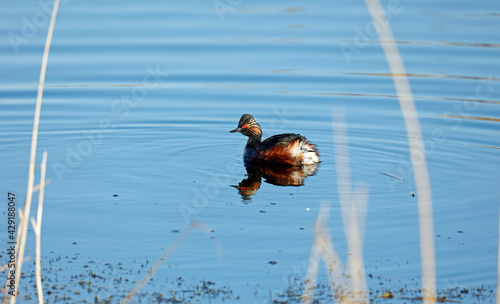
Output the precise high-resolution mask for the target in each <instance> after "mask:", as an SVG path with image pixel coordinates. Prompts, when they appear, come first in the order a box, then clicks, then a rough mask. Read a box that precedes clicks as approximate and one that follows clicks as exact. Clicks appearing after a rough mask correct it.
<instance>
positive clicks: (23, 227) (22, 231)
mask: <svg viewBox="0 0 500 304" xmlns="http://www.w3.org/2000/svg"><path fill="white" fill-rule="evenodd" d="M58 7H59V0H55V1H54V7H53V9H52V16H51V18H50V24H49V30H48V33H47V39H46V41H45V49H44V51H43V58H42V67H41V70H40V79H39V82H38V93H37V98H36V106H35V117H34V121H33V132H32V138H31V152H30V165H29V172H28V188H27V191H26V202H25V205H24V215H23V220H20V221H19V230H18V231H17V234H18V237H17V239H20V240H19V251H18V253H17V259H16V265H15V269H16V273H17V275H16V280H15V286H16V290H17V291H19V279H20V277H21V273H22V266H23V258H24V249H25V246H26V237H27V232H28V219H29V214H30V210H31V200H32V196H33V184H34V182H35V159H36V147H37V142H38V125H39V123H40V112H41V108H42V96H43V86H44V84H45V74H46V71H47V62H48V59H49V50H50V44H51V42H52V34H53V32H54V26H55V22H56V16H57V10H58ZM19 235H20V237H19ZM10 303H11V304H14V303H16V297H15V296H11V297H10Z"/></svg>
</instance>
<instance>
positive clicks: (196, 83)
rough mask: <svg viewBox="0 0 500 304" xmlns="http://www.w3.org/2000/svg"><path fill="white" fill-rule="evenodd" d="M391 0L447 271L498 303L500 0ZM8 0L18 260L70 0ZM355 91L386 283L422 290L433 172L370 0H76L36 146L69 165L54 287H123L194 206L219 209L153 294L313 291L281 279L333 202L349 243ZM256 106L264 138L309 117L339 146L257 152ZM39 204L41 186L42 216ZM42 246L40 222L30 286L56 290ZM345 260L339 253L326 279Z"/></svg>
mask: <svg viewBox="0 0 500 304" xmlns="http://www.w3.org/2000/svg"><path fill="white" fill-rule="evenodd" d="M382 6H383V7H384V9H385V10H386V14H387V18H388V21H389V24H390V27H391V29H392V31H393V34H394V37H395V39H396V41H397V46H398V48H399V50H400V52H401V55H402V57H403V61H404V63H405V66H406V69H407V72H408V78H409V82H410V85H411V88H412V92H413V94H414V98H415V103H416V107H417V110H418V113H419V119H420V124H421V128H422V133H423V138H424V142H425V151H426V156H427V163H428V169H429V175H430V183H431V185H432V199H433V213H434V236H435V238H434V242H435V248H436V283H437V288H438V290H448V291H450V290H455V291H456V290H470V292H469V294H466V293H465V292H463V294H464V297H467V296H469V298H467V300H465V302H470V303H472V302H474V303H489V302H490V301H491V300H492V299H493V298H492V296H491V295H492V293H494V292H495V291H496V282H497V260H498V239H499V233H498V230H499V228H498V227H499V203H500V174H499V172H500V32H499V31H498V29H499V28H500V2H499V1H493V0H480V1H479V2H477V1H476V2H471V1H458V2H457V1H454V2H450V1H407V0H391V1H383V2H382ZM0 7H1V9H0V17H1V18H0V19H1V20H2V22H1V23H0V45H1V47H0V79H1V82H0V147H1V149H0V163H1V170H0V196H1V197H3V199H1V200H0V202H2V207H1V209H0V210H2V213H1V214H0V244H2V245H1V246H0V247H1V248H0V252H1V253H2V258H1V260H0V264H5V263H7V262H8V258H7V255H6V250H7V244H6V242H7V237H8V234H7V228H6V227H7V214H6V210H7V195H8V192H11V193H14V194H16V203H17V207H18V208H21V207H22V206H23V205H24V204H23V203H24V200H25V197H26V185H27V181H28V167H29V153H30V145H31V132H32V129H33V116H34V109H35V100H36V94H37V88H38V80H39V74H40V66H41V61H42V54H43V48H44V45H45V39H46V35H47V29H48V22H49V19H50V12H51V10H52V2H51V1H45V0H42V1H40V2H39V1H23V2H15V1H7V2H6V1H4V2H3V3H2V4H0ZM337 112H344V113H345V121H346V129H347V135H348V136H347V140H348V147H347V148H348V152H349V159H350V170H351V179H352V182H353V184H354V185H360V184H363V185H365V186H366V187H367V189H368V190H369V196H368V204H367V209H366V223H365V224H364V229H362V232H363V234H364V238H363V257H364V263H365V272H366V274H367V276H368V277H367V284H368V288H369V289H370V291H371V292H372V300H373V301H375V302H381V303H388V301H387V300H385V299H379V298H375V296H377V295H382V294H383V293H384V291H392V292H394V291H399V290H400V289H405V290H408V291H409V292H410V293H411V292H414V294H411V296H419V295H420V294H419V292H418V290H419V288H421V273H422V272H421V260H420V239H419V222H418V204H417V198H418V196H419V193H418V192H417V190H416V187H415V182H414V175H413V170H412V167H411V160H410V152H409V146H408V139H407V134H406V129H405V124H404V121H403V117H402V114H401V109H400V106H399V103H398V99H397V96H396V91H395V88H394V83H393V77H392V75H391V73H390V70H389V67H388V64H387V61H386V59H385V56H384V53H383V51H382V47H381V45H380V43H379V41H378V37H377V35H376V33H375V31H374V26H373V23H372V21H371V18H370V15H369V13H368V10H367V8H366V4H365V3H364V2H363V1H349V2H323V1H308V2H303V1H281V2H279V3H270V2H265V1H243V0H239V1H230V0H214V1H182V2H179V1H175V2H174V1H144V2H140V3H139V2H123V1H106V2H105V3H103V2H102V1H70V0H66V1H62V2H61V4H60V7H59V12H58V15H57V21H56V25H55V30H54V35H53V40H52V46H51V50H50V56H49V61H48V68H47V75H46V82H45V90H44V97H43V104H42V112H41V118H40V132H39V138H38V150H37V151H38V153H37V181H38V178H39V164H40V163H41V160H42V152H43V151H47V152H48V163H47V167H48V169H47V178H48V179H50V184H49V185H48V186H47V187H46V189H45V201H44V212H43V225H42V267H43V278H44V289H45V291H46V295H45V297H46V300H47V302H49V303H54V302H56V303H82V302H89V303H90V302H92V303H94V302H98V303H101V302H100V301H104V300H106V299H111V302H112V303H118V302H119V300H120V299H121V298H123V297H124V296H125V295H126V294H127V293H128V291H129V290H130V289H131V288H132V287H133V286H134V285H135V283H137V282H138V281H139V280H140V279H141V278H142V277H143V275H144V274H145V273H146V271H147V270H148V269H149V268H150V267H151V266H152V264H154V262H155V261H156V260H157V259H158V258H160V257H161V256H162V254H163V253H164V251H165V250H166V249H167V248H169V246H171V245H172V244H173V243H174V242H175V241H176V240H177V239H178V238H182V237H183V236H185V234H184V233H185V231H186V229H187V228H188V227H189V224H190V222H191V221H193V220H195V221H198V222H201V223H203V225H207V226H208V227H209V228H207V229H208V231H205V232H203V231H200V230H193V231H192V232H191V233H190V234H189V235H187V237H186V238H185V239H183V241H182V243H181V244H180V245H179V246H178V247H176V249H175V251H174V252H173V253H172V254H171V255H170V256H169V257H168V259H167V260H166V261H165V263H164V264H163V265H162V267H161V268H159V269H158V272H157V273H156V275H155V276H154V279H153V280H152V281H151V282H150V283H149V284H147V285H146V287H144V289H143V290H142V292H144V294H143V295H142V296H139V297H137V298H135V299H134V301H133V302H134V303H135V302H140V301H142V302H144V303H150V302H152V301H153V300H155V299H156V301H157V302H158V303H170V302H167V300H165V299H167V298H170V300H172V299H173V297H174V296H175V299H177V300H180V301H183V302H189V301H191V302H192V303H208V302H210V303H219V302H223V301H225V302H226V303H232V302H237V303H271V302H272V301H273V299H281V300H284V299H287V300H289V301H291V302H293V301H298V300H297V298H294V299H291V298H286V297H281V296H280V295H282V294H283V293H285V292H286V291H287V290H290V289H293V288H299V287H297V286H296V285H297V284H299V283H300V282H303V281H304V280H305V278H306V271H307V266H308V260H309V255H310V253H311V246H312V244H313V241H314V224H315V222H316V219H317V217H318V212H319V208H320V205H321V203H322V202H328V203H329V204H330V215H329V216H330V219H329V222H328V227H329V231H330V235H331V238H332V241H333V242H334V244H335V249H336V250H337V252H338V254H339V256H340V259H341V260H342V262H343V263H347V258H348V251H347V244H346V237H345V234H344V222H343V218H342V213H341V208H340V202H339V190H338V184H339V182H338V180H337V173H336V167H337V166H336V164H335V149H334V145H333V140H334V136H333V134H334V130H333V129H332V117H333V114H334V113H337ZM245 113H249V114H252V115H253V116H255V118H256V119H257V120H258V121H259V123H260V125H261V126H262V128H263V132H264V138H265V137H269V136H272V135H275V134H279V133H288V132H292V133H300V134H302V135H305V136H307V138H308V139H309V140H310V141H311V142H312V143H314V144H315V145H316V146H317V147H318V149H319V153H320V158H321V161H322V162H321V163H320V164H319V166H318V167H317V168H316V170H315V171H314V170H313V172H311V175H310V176H308V177H306V178H305V179H303V180H301V179H299V181H298V182H297V183H296V185H287V184H286V182H284V181H283V179H280V178H273V176H271V175H270V174H267V175H266V174H264V175H263V176H262V177H261V176H260V175H258V176H254V175H252V174H248V173H249V172H247V169H246V168H245V165H244V163H243V158H242V153H243V148H244V146H245V143H246V137H244V136H242V135H241V134H238V133H229V130H232V129H234V128H235V127H236V126H237V124H238V121H239V119H240V117H241V115H242V114H245ZM381 172H382V173H386V174H381ZM293 174H296V172H295V173H293V172H292V173H289V174H288V175H286V174H285V176H290V175H293ZM387 174H389V175H387ZM403 179H404V181H403ZM242 187H244V188H242ZM412 192H414V193H415V194H416V196H415V197H412V195H411V193H412ZM35 196H37V193H35ZM36 207H37V200H36V199H35V200H34V206H33V208H32V215H34V216H36ZM34 254H35V240H34V233H33V229H31V228H30V231H29V233H28V245H27V255H29V256H31V258H32V260H31V261H29V262H28V263H26V265H25V266H24V267H23V272H25V274H26V277H25V278H24V279H22V280H21V286H20V289H19V292H20V294H19V296H18V302H20V303H32V302H34V301H35V300H36V289H35V287H34V277H33V274H34V268H35V267H34V263H33V260H34ZM327 277H328V274H327V272H326V271H325V270H324V267H322V266H321V267H320V273H319V277H318V282H323V283H325V284H326V283H327V282H328V280H327ZM2 282H3V281H2ZM2 284H3V283H2ZM196 288H201V289H200V290H203V291H206V294H203V295H202V296H199V295H198V294H197V293H196V290H197V289H196ZM481 288H483V289H481ZM473 290H476V291H475V293H474V292H473ZM477 290H479V291H477ZM323 292H327V293H328V289H323ZM160 293H161V294H162V295H161V296H160V295H159V294H160ZM299 294H300V293H299ZM471 294H474V296H472V297H471ZM398 295H400V294H398ZM161 297H164V298H163V300H162V298H161ZM318 297H320V296H318ZM162 301H163V302H162ZM392 301H394V302H398V301H397V300H396V299H394V300H392ZM403 301H404V300H401V302H403ZM391 303H392V302H391ZM398 303H399V302H398Z"/></svg>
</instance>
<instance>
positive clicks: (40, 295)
mask: <svg viewBox="0 0 500 304" xmlns="http://www.w3.org/2000/svg"><path fill="white" fill-rule="evenodd" d="M46 169H47V151H44V152H43V160H42V165H41V173H40V192H38V212H37V216H36V222H35V219H34V218H31V225H33V230H34V231H35V235H36V259H35V265H36V289H37V293H38V303H39V304H43V286H42V267H41V256H42V213H43V195H44V190H45V173H46Z"/></svg>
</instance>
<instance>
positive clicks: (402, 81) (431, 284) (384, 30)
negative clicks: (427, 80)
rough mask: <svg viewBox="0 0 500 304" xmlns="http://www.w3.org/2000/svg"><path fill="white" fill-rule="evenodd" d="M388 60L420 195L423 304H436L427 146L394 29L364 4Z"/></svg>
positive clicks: (372, 0)
mask: <svg viewBox="0 0 500 304" xmlns="http://www.w3.org/2000/svg"><path fill="white" fill-rule="evenodd" d="M365 2H366V6H367V7H368V11H369V12H370V15H371V18H372V20H373V23H374V25H376V28H377V34H378V38H379V41H381V42H383V43H381V45H382V48H383V50H384V54H385V57H386V59H387V62H388V64H389V68H390V70H391V74H392V75H393V77H392V79H393V81H394V86H395V88H396V92H397V95H398V99H399V105H400V107H401V112H402V115H403V119H404V122H405V125H406V132H407V136H408V142H409V146H410V154H411V161H412V166H413V174H414V177H415V184H416V188H417V194H418V214H419V226H420V255H421V262H422V290H423V295H422V297H423V303H424V304H425V303H435V302H436V260H435V248H434V224H433V216H432V195H431V185H430V181H429V174H428V171H427V162H426V157H425V149H424V143H423V139H422V133H421V129H420V123H419V120H418V113H417V109H416V107H415V102H414V100H413V95H412V93H411V89H410V84H409V82H408V78H407V77H406V75H407V74H406V70H405V67H404V64H403V59H402V58H401V54H400V53H399V50H398V47H397V45H396V42H395V41H394V37H393V35H392V31H391V28H390V26H389V23H388V21H387V18H386V16H385V12H384V9H383V8H382V5H381V4H380V1H379V0H365Z"/></svg>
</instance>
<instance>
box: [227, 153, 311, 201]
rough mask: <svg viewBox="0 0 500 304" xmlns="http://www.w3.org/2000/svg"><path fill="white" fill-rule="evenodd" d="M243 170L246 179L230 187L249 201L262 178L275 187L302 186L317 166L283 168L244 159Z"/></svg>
mask: <svg viewBox="0 0 500 304" xmlns="http://www.w3.org/2000/svg"><path fill="white" fill-rule="evenodd" d="M245 168H246V169H247V177H246V178H245V179H243V180H242V181H241V182H240V183H239V184H238V185H232V186H233V187H235V188H236V189H238V192H239V194H240V195H241V197H242V198H243V200H251V199H252V195H255V194H257V191H258V190H259V188H260V185H261V184H262V178H264V181H265V182H266V183H269V184H273V185H276V186H296V187H298V186H303V185H304V180H305V179H306V178H307V177H308V176H312V175H314V174H315V173H316V170H317V168H318V164H312V165H301V166H284V165H279V164H272V163H266V162H260V161H251V160H247V159H245Z"/></svg>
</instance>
